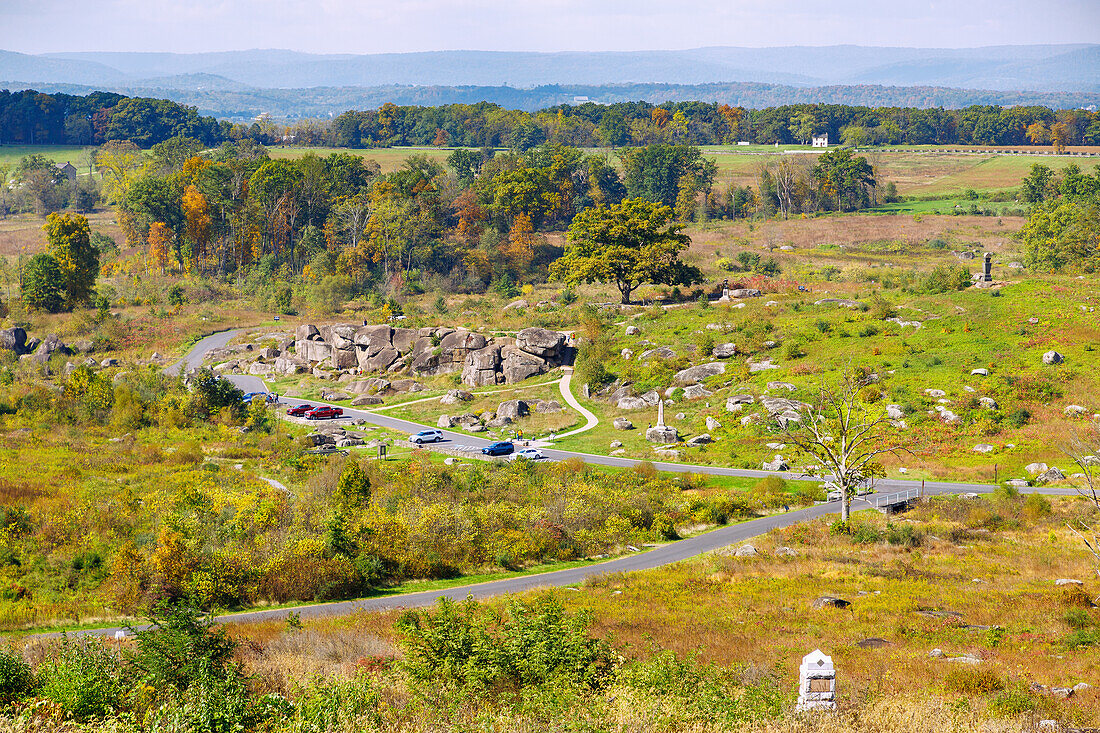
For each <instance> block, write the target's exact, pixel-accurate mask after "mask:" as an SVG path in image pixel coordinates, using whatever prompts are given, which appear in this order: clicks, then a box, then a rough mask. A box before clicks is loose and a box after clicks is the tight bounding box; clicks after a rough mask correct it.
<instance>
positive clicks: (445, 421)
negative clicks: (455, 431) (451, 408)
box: [435, 415, 455, 428]
mask: <svg viewBox="0 0 1100 733" xmlns="http://www.w3.org/2000/svg"><path fill="white" fill-rule="evenodd" d="M454 424H455V421H454V418H452V417H451V416H450V415H440V416H439V419H438V420H436V421H435V426H436V427H437V428H453V427H454Z"/></svg>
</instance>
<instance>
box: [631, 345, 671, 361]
mask: <svg viewBox="0 0 1100 733" xmlns="http://www.w3.org/2000/svg"><path fill="white" fill-rule="evenodd" d="M675 358H676V352H675V351H673V350H672V349H670V348H668V347H667V346H658V347H657V348H655V349H646V350H645V351H643V352H642V353H641V354H638V361H649V360H650V359H675Z"/></svg>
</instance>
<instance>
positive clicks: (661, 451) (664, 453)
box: [620, 448, 680, 461]
mask: <svg viewBox="0 0 1100 733" xmlns="http://www.w3.org/2000/svg"><path fill="white" fill-rule="evenodd" d="M620 450H622V449H620ZM653 454H654V455H655V456H657V457H658V458H664V459H665V460H668V461H678V460H680V451H678V450H675V449H673V448H654V449H653Z"/></svg>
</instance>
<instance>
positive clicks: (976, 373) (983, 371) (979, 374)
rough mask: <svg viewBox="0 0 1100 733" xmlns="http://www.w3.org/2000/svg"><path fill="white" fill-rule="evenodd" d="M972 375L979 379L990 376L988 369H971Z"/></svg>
mask: <svg viewBox="0 0 1100 733" xmlns="http://www.w3.org/2000/svg"><path fill="white" fill-rule="evenodd" d="M970 373H971V374H973V375H974V376H977V377H988V376H989V370H988V369H971V370H970Z"/></svg>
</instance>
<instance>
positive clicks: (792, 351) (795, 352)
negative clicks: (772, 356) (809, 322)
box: [784, 341, 806, 359]
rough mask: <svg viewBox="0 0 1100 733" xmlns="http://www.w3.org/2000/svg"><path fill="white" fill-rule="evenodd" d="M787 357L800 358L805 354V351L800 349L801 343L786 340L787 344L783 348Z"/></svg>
mask: <svg viewBox="0 0 1100 733" xmlns="http://www.w3.org/2000/svg"><path fill="white" fill-rule="evenodd" d="M784 353H785V354H786V356H787V358H788V359H801V358H802V357H804V356H805V355H806V352H805V351H803V350H802V344H800V343H797V342H795V341H788V342H787V346H786V348H785V349H784Z"/></svg>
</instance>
